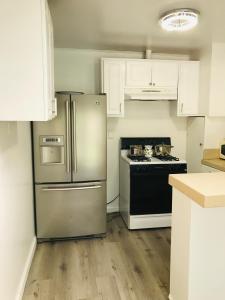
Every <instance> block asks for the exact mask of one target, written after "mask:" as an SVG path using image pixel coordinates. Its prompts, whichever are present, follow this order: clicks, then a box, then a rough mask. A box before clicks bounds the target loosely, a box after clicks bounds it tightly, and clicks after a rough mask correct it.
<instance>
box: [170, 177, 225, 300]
mask: <svg viewBox="0 0 225 300" xmlns="http://www.w3.org/2000/svg"><path fill="white" fill-rule="evenodd" d="M169 183H170V185H172V187H173V211H172V237H171V269H170V296H169V299H171V300H212V299H213V300H214V299H215V300H224V299H225V234H224V233H225V173H224V172H219V173H195V174H175V175H170V177H169Z"/></svg>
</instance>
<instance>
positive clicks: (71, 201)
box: [32, 92, 107, 241]
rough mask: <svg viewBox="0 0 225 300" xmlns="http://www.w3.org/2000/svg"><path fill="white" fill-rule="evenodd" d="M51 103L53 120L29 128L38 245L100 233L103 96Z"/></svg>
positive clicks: (64, 96)
mask: <svg viewBox="0 0 225 300" xmlns="http://www.w3.org/2000/svg"><path fill="white" fill-rule="evenodd" d="M57 102H58V114H57V117H56V118H55V119H53V120H51V121H47V122H33V126H32V127H33V152H34V178H35V208H36V209H35V210H36V231H37V238H38V240H39V241H40V240H45V239H47V240H48V239H61V238H73V237H79V236H90V235H101V234H104V233H105V232H106V161H107V160H106V140H107V139H106V126H107V125H106V124H107V121H106V118H107V115H106V96H105V95H81V94H79V93H72V92H60V93H57Z"/></svg>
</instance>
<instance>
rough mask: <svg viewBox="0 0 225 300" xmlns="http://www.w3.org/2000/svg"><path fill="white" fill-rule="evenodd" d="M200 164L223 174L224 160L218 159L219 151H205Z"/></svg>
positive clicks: (224, 170)
mask: <svg viewBox="0 0 225 300" xmlns="http://www.w3.org/2000/svg"><path fill="white" fill-rule="evenodd" d="M202 164H203V165H205V166H208V167H211V168H214V169H217V170H220V171H223V172H225V160H224V159H221V158H219V149H205V150H204V153H203V159H202Z"/></svg>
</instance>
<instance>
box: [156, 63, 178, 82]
mask: <svg viewBox="0 0 225 300" xmlns="http://www.w3.org/2000/svg"><path fill="white" fill-rule="evenodd" d="M177 84H178V63H177V62H176V61H153V62H152V85H153V86H157V87H177Z"/></svg>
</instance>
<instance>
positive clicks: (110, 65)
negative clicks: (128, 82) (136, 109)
mask: <svg viewBox="0 0 225 300" xmlns="http://www.w3.org/2000/svg"><path fill="white" fill-rule="evenodd" d="M124 81H125V62H124V61H120V60H119V61H118V60H110V59H103V60H102V92H103V93H106V94H107V115H108V116H109V117H123V116H124Z"/></svg>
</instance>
